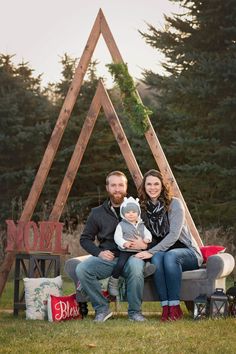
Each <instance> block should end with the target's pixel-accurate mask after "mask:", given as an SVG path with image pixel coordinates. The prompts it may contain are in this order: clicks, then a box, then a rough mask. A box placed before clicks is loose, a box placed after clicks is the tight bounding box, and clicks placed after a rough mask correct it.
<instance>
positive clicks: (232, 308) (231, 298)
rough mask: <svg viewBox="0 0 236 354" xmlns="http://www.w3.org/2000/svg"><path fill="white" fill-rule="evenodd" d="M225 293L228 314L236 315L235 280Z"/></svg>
mask: <svg viewBox="0 0 236 354" xmlns="http://www.w3.org/2000/svg"><path fill="white" fill-rule="evenodd" d="M226 295H227V296H228V302H229V308H228V314H229V315H230V316H234V317H236V281H235V282H234V286H232V287H231V288H229V289H228V290H227V291H226Z"/></svg>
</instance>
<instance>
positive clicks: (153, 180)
mask: <svg viewBox="0 0 236 354" xmlns="http://www.w3.org/2000/svg"><path fill="white" fill-rule="evenodd" d="M161 190H162V183H161V180H160V179H159V178H158V177H154V176H147V178H146V181H145V191H146V193H147V195H148V197H149V198H150V199H151V201H152V202H155V201H157V199H158V197H159V196H160V194H161Z"/></svg>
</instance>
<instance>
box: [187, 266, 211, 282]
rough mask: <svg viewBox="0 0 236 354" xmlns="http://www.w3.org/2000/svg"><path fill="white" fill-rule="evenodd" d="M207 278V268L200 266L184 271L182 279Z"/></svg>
mask: <svg viewBox="0 0 236 354" xmlns="http://www.w3.org/2000/svg"><path fill="white" fill-rule="evenodd" d="M206 278H207V271H206V268H200V269H196V270H188V271H186V272H183V273H182V279H183V280H188V279H193V280H195V279H196V280H197V279H206Z"/></svg>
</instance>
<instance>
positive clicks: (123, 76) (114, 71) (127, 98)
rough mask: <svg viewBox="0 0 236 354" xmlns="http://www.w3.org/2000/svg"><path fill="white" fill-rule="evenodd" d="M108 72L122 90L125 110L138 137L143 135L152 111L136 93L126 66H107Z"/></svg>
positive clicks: (120, 64)
mask: <svg viewBox="0 0 236 354" xmlns="http://www.w3.org/2000/svg"><path fill="white" fill-rule="evenodd" d="M106 66H107V67H108V70H109V72H110V74H111V75H112V77H113V79H114V81H115V82H116V83H117V85H118V86H119V88H120V91H121V98H122V103H123V108H124V112H125V114H126V116H127V117H128V119H129V120H130V125H131V128H132V129H133V131H134V132H136V133H137V135H140V136H141V135H143V134H144V133H145V132H146V131H147V130H148V127H149V123H148V115H150V114H152V111H151V110H150V109H149V108H148V107H146V106H144V105H143V104H142V102H141V100H140V98H139V97H138V95H137V93H136V86H135V84H134V81H133V79H132V77H131V76H130V74H129V72H128V67H127V65H126V64H123V63H119V64H114V63H112V64H107V65H106Z"/></svg>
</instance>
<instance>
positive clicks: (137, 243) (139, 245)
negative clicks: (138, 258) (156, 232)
mask: <svg viewBox="0 0 236 354" xmlns="http://www.w3.org/2000/svg"><path fill="white" fill-rule="evenodd" d="M130 243H131V245H130V246H129V248H131V249H138V250H145V249H147V244H146V243H145V242H144V241H143V240H142V239H141V237H138V238H137V239H136V240H132V241H130Z"/></svg>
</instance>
